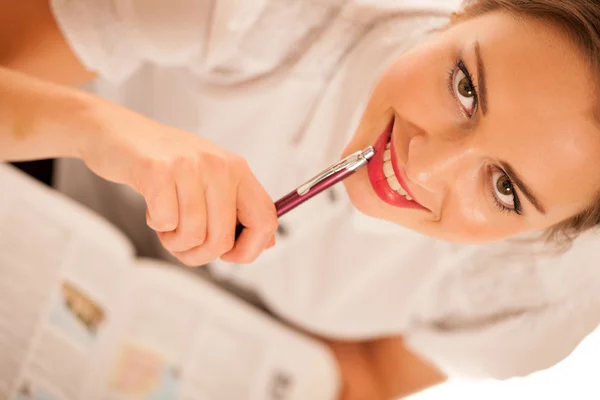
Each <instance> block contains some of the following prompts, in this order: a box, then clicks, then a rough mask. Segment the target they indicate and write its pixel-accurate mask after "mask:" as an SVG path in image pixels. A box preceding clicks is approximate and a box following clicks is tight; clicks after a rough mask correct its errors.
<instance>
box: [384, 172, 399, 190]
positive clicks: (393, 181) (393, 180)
mask: <svg viewBox="0 0 600 400" xmlns="http://www.w3.org/2000/svg"><path fill="white" fill-rule="evenodd" d="M387 183H388V185H390V187H391V188H392V189H394V190H396V191H399V190H400V189H402V186H401V185H400V182H398V179H396V177H395V176H390V177H389V178H387Z"/></svg>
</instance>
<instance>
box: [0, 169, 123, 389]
mask: <svg viewBox="0 0 600 400" xmlns="http://www.w3.org/2000/svg"><path fill="white" fill-rule="evenodd" d="M0 184H1V185H2V193H1V194H0V293H1V296H2V301H0V399H10V400H13V399H14V400H76V399H86V400H87V399H91V398H92V397H90V393H89V392H90V391H91V390H90V389H89V387H91V386H93V381H94V379H97V378H96V371H95V370H96V368H97V365H98V364H99V362H98V360H100V359H102V357H103V355H104V354H105V353H106V348H107V346H110V345H111V344H112V345H114V337H115V335H116V331H115V329H114V328H113V326H117V324H115V323H114V321H113V320H117V319H118V318H119V315H120V314H122V312H121V310H120V306H121V303H122V301H123V296H124V295H125V293H126V292H127V285H128V280H129V279H130V278H131V271H132V270H133V268H132V264H133V249H132V247H131V246H130V244H129V243H128V242H127V241H126V239H125V238H124V237H123V236H121V235H120V234H119V232H118V231H117V230H115V229H114V228H112V227H111V226H109V225H108V224H107V223H106V222H105V221H104V220H102V219H100V218H98V217H96V216H94V215H93V214H91V213H89V212H87V210H84V209H83V208H81V207H79V206H78V205H76V204H74V203H72V202H70V201H69V200H67V199H66V198H63V197H62V196H61V195H59V194H58V193H55V192H54V191H52V190H51V189H49V188H46V187H45V186H43V185H41V184H39V183H37V182H35V181H33V180H32V179H30V178H29V177H26V176H25V175H24V174H22V173H21V172H18V171H17V170H16V169H13V168H12V167H10V166H7V165H0ZM121 318H123V316H122V315H121Z"/></svg>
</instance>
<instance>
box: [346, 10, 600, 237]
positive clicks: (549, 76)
mask: <svg viewBox="0 0 600 400" xmlns="http://www.w3.org/2000/svg"><path fill="white" fill-rule="evenodd" d="M594 82H595V80H594V76H593V74H592V73H591V71H590V70H589V67H587V65H586V63H585V60H584V58H583V53H582V52H581V51H580V50H579V48H577V47H576V45H575V44H574V43H572V42H571V40H569V39H568V36H566V35H565V34H563V33H562V31H561V30H560V29H559V28H557V27H555V26H553V25H551V24H548V23H546V22H541V21H534V20H521V19H516V18H514V17H511V16H510V15H508V14H505V13H491V14H487V15H484V16H481V17H479V18H475V19H472V20H468V21H465V22H462V23H459V24H456V25H454V26H452V27H450V28H449V29H447V30H446V31H443V32H442V33H440V34H439V35H437V36H436V37H435V38H434V39H433V40H432V41H430V42H428V43H427V44H425V45H424V46H421V47H419V48H417V49H415V50H414V51H411V52H409V53H407V54H405V55H404V56H402V57H401V58H400V59H399V60H398V61H397V62H396V63H395V64H394V65H392V66H391V67H390V68H389V69H388V70H387V72H386V73H385V74H384V75H383V76H382V77H381V79H380V81H379V82H378V83H377V85H376V87H375V89H374V91H373V93H372V95H371V98H370V100H369V104H368V106H367V109H366V111H365V113H364V115H363V118H362V120H361V123H360V125H359V127H358V130H357V132H356V135H355V136H354V138H353V139H352V141H351V143H350V144H349V145H348V147H347V148H346V150H345V152H344V153H345V155H347V154H349V153H352V152H354V151H357V150H360V149H362V148H364V147H366V146H369V145H375V146H376V150H377V153H376V156H375V157H374V158H373V159H372V160H371V162H370V163H369V166H368V168H364V169H362V170H361V171H359V172H358V173H357V174H355V175H354V176H352V177H351V178H349V179H347V180H346V181H345V185H346V188H347V190H348V193H349V195H350V198H351V200H352V202H353V203H354V205H355V206H356V207H357V208H358V209H359V210H360V211H362V212H364V213H365V214H368V215H371V216H373V217H376V218H381V219H385V220H388V221H391V222H395V223H398V224H400V225H404V226H406V227H408V228H411V229H414V230H415V231H418V232H421V233H423V234H426V235H429V236H433V237H436V238H439V239H443V240H449V241H459V242H486V241H494V240H500V239H503V238H507V237H510V236H514V235H517V234H519V233H524V232H531V231H537V230H541V229H545V228H548V227H550V226H552V225H555V224H556V223H558V222H561V221H563V220H565V219H567V218H569V217H572V216H574V215H575V214H577V213H579V212H581V211H582V210H583V209H584V208H585V207H587V206H589V205H591V204H592V202H593V201H594V200H595V199H596V198H597V195H598V194H599V191H600V129H599V126H600V125H599V123H598V121H597V119H596V118H595V115H597V114H596V113H595V107H596V104H597V102H596V96H595V85H594ZM388 143H389V144H390V146H389V147H391V149H390V150H389V151H385V148H386V145H387V144H388ZM395 189H396V190H395ZM406 193H407V194H408V197H407V195H406ZM411 199H412V200H411Z"/></svg>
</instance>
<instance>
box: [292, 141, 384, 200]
mask: <svg viewBox="0 0 600 400" xmlns="http://www.w3.org/2000/svg"><path fill="white" fill-rule="evenodd" d="M374 154H375V149H373V147H372V146H369V147H367V148H366V149H365V150H361V151H357V152H356V153H352V154H350V155H349V156H348V157H345V158H344V159H342V160H340V161H338V162H337V163H335V164H333V165H332V166H330V167H329V168H327V169H326V170H324V171H323V172H321V173H320V174H318V175H317V176H315V177H314V178H312V179H311V180H309V181H307V182H306V183H304V184H303V185H301V186H299V187H298V189H296V193H298V195H299V196H304V195H305V194H306V193H308V192H309V191H310V189H312V188H313V187H315V186H316V185H317V184H319V183H321V182H323V181H324V180H325V179H327V178H329V177H331V176H332V175H335V174H337V173H338V172H340V171H342V170H347V171H354V170H357V169H358V168H360V167H362V166H363V165H365V164H366V163H367V161H369V159H370V158H371V157H373V155H374Z"/></svg>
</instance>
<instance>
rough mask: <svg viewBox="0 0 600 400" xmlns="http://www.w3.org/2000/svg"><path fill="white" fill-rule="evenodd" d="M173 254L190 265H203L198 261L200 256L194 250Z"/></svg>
mask: <svg viewBox="0 0 600 400" xmlns="http://www.w3.org/2000/svg"><path fill="white" fill-rule="evenodd" d="M173 255H174V256H175V257H176V258H177V259H178V260H179V261H181V262H182V263H183V264H184V265H186V266H188V267H199V266H201V265H202V263H201V262H198V261H199V260H198V258H197V257H196V255H195V254H194V252H192V251H188V252H185V253H173Z"/></svg>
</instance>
